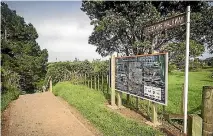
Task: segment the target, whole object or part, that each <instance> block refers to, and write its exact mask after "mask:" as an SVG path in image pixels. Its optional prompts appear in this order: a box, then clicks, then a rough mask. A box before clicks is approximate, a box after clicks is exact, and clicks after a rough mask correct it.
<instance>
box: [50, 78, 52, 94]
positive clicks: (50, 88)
mask: <svg viewBox="0 0 213 136" xmlns="http://www.w3.org/2000/svg"><path fill="white" fill-rule="evenodd" d="M52 91H53V87H52V78H51V79H50V92H51V93H52Z"/></svg>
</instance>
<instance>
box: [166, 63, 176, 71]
mask: <svg viewBox="0 0 213 136" xmlns="http://www.w3.org/2000/svg"><path fill="white" fill-rule="evenodd" d="M176 69H177V67H176V65H175V64H169V68H168V72H169V73H171V72H172V71H173V70H176Z"/></svg>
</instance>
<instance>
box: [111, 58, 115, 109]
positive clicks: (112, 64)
mask: <svg viewBox="0 0 213 136" xmlns="http://www.w3.org/2000/svg"><path fill="white" fill-rule="evenodd" d="M111 105H112V106H115V55H112V58H111Z"/></svg>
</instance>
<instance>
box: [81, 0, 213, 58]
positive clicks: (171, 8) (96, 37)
mask: <svg viewBox="0 0 213 136" xmlns="http://www.w3.org/2000/svg"><path fill="white" fill-rule="evenodd" d="M187 5H191V7H192V17H191V18H192V20H191V39H192V40H195V41H197V42H199V43H200V44H201V46H203V45H204V43H207V42H209V45H212V42H211V40H210V39H207V40H206V41H204V40H203V37H205V36H204V34H205V35H209V36H210V34H209V33H204V32H205V31H204V30H203V29H201V30H200V31H198V30H197V29H196V28H197V27H198V26H201V24H204V23H203V21H202V18H201V17H202V16H203V11H204V10H207V9H208V8H207V7H208V4H207V2H182V1H175V2H168V3H167V2H161V1H160V2H159V1H158V2H157V1H156V2H147V1H134V2H133V1H131V2H127V1H125V2H121V1H83V2H82V7H81V10H82V11H84V12H86V14H87V15H88V16H89V18H90V19H91V24H92V25H94V29H93V32H92V34H91V36H90V37H89V43H90V44H92V45H95V46H97V49H96V51H97V52H98V53H99V54H101V55H102V56H107V55H109V54H111V53H112V52H114V51H117V52H119V53H124V54H125V55H131V54H135V55H136V54H143V53H145V52H148V51H150V49H151V47H150V46H151V42H152V39H153V36H154V35H157V40H156V41H155V43H156V44H155V47H154V49H155V50H159V51H161V50H162V49H163V46H164V45H166V44H167V43H169V42H174V41H175V42H183V41H184V40H185V26H182V27H177V28H174V29H170V30H167V31H163V32H159V33H155V34H153V35H150V36H145V35H144V33H143V29H144V28H145V27H146V26H147V25H150V24H151V23H153V22H156V21H157V20H158V21H160V20H164V19H166V18H168V17H170V16H174V15H176V14H179V13H182V12H185V9H186V6H187ZM201 11H202V12H201ZM206 27H208V28H210V27H209V26H208V25H207V26H206ZM210 30H212V29H210Z"/></svg>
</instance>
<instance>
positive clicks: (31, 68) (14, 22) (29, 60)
mask: <svg viewBox="0 0 213 136" xmlns="http://www.w3.org/2000/svg"><path fill="white" fill-rule="evenodd" d="M1 11H2V12H1V21H2V24H1V28H2V37H1V40H2V48H1V51H2V54H1V57H2V60H1V62H2V67H3V68H5V69H7V70H9V71H13V72H15V73H16V74H17V75H18V76H19V78H17V80H18V83H17V84H18V86H20V88H21V89H22V90H23V91H24V90H25V91H34V90H35V89H39V88H38V87H37V85H38V84H39V82H40V81H42V80H44V77H45V73H46V65H47V61H48V60H47V59H48V52H47V50H46V49H44V50H41V49H40V47H39V45H38V43H37V42H36V39H37V38H38V33H37V32H36V29H35V27H34V26H33V25H32V24H31V23H29V24H26V22H25V21H24V18H23V17H20V16H19V15H17V14H16V12H15V11H13V10H11V9H9V8H8V6H7V4H5V3H3V2H1ZM3 76H6V75H3ZM8 76H9V77H10V78H9V79H13V76H12V75H8ZM3 82H4V83H10V82H9V81H8V80H7V79H6V78H5V80H3ZM12 86H14V87H16V86H15V85H12ZM39 86H40V85H39ZM5 90H7V88H5Z"/></svg>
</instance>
